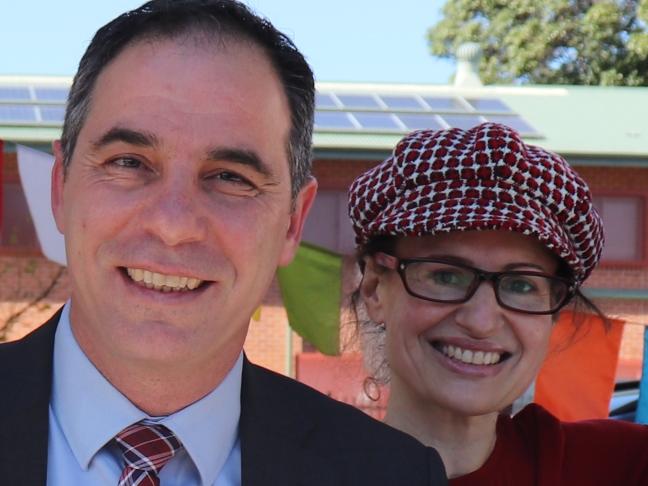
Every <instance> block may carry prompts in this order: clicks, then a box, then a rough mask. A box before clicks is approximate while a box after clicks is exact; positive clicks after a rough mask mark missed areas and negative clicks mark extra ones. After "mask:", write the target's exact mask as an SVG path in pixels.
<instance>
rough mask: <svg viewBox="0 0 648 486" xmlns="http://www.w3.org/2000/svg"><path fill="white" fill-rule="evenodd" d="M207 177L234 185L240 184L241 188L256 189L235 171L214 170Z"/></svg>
mask: <svg viewBox="0 0 648 486" xmlns="http://www.w3.org/2000/svg"><path fill="white" fill-rule="evenodd" d="M208 179H212V180H216V181H222V182H225V183H227V184H232V185H236V186H240V187H242V188H247V189H256V186H255V185H254V184H253V183H252V182H251V181H250V180H249V179H247V178H245V177H243V176H242V175H240V174H237V173H236V172H230V171H226V170H223V171H220V172H216V173H214V174H211V175H210V176H209V177H208Z"/></svg>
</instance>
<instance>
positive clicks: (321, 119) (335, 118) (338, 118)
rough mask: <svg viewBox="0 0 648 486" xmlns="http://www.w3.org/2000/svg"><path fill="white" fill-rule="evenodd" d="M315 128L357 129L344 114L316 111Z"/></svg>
mask: <svg viewBox="0 0 648 486" xmlns="http://www.w3.org/2000/svg"><path fill="white" fill-rule="evenodd" d="M315 128H355V125H354V124H353V122H352V121H351V119H350V118H349V117H348V116H347V114H346V113H344V112H340V111H316V112H315Z"/></svg>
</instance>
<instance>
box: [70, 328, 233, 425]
mask: <svg viewBox="0 0 648 486" xmlns="http://www.w3.org/2000/svg"><path fill="white" fill-rule="evenodd" d="M72 331H73V334H74V336H75V338H76V339H77V342H78V344H79V346H80V348H81V350H82V351H83V352H84V354H85V355H86V357H87V358H88V359H89V360H90V362H91V363H92V364H93V365H94V366H95V368H97V370H99V372H100V373H101V374H102V375H103V376H104V377H105V378H106V379H107V380H108V381H109V382H110V383H111V384H112V385H113V386H114V387H115V388H116V389H117V390H119V392H120V393H122V394H123V395H124V396H125V397H126V398H127V399H128V400H129V401H130V402H131V403H133V404H134V405H135V406H136V407H138V408H139V409H140V410H142V411H144V412H146V413H147V414H149V415H151V416H165V415H170V414H172V413H174V412H177V411H178V410H181V409H183V408H185V407H187V406H189V405H191V404H192V403H194V402H196V401H198V400H200V399H201V398H203V397H204V396H205V395H207V394H208V393H210V392H211V391H212V390H214V389H215V388H216V387H217V386H218V385H219V384H220V383H221V382H222V381H223V380H224V379H225V377H226V376H227V374H228V373H229V372H230V370H231V369H232V367H233V366H234V364H235V363H236V360H237V358H238V357H239V355H240V354H241V350H242V348H243V342H244V339H241V340H240V341H239V342H238V343H236V342H231V343H228V344H230V345H229V346H228V347H227V348H226V349H220V350H218V352H215V353H213V355H210V356H208V357H207V358H205V357H203V356H201V357H198V356H188V357H185V358H183V359H182V360H176V361H173V362H169V361H168V360H148V359H126V358H124V357H123V356H113V355H106V354H105V353H104V351H105V348H104V347H100V346H92V345H91V343H89V342H87V341H86V340H84V339H83V337H82V336H78V335H77V333H76V332H75V330H74V326H72Z"/></svg>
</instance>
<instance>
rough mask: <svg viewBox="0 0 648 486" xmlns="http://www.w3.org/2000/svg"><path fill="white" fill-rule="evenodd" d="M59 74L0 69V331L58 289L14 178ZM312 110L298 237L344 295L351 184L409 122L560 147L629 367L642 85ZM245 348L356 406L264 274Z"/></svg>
mask: <svg viewBox="0 0 648 486" xmlns="http://www.w3.org/2000/svg"><path fill="white" fill-rule="evenodd" d="M69 83H70V79H69V78H9V77H0V139H2V140H4V141H5V144H4V157H3V159H4V163H3V164H2V168H1V170H2V171H1V172H0V173H1V179H0V180H1V184H2V185H1V186H0V187H2V199H1V201H2V204H1V205H0V211H1V212H0V340H10V339H15V338H17V337H19V336H21V335H23V334H24V333H25V332H27V331H28V330H29V329H31V328H33V327H34V326H36V325H38V324H40V323H41V322H43V321H44V320H45V319H46V318H47V316H48V315H49V314H51V313H53V312H54V311H55V309H56V308H58V307H59V306H60V305H61V304H62V303H63V302H64V301H65V299H66V297H67V292H68V290H67V280H66V273H65V270H64V268H61V267H60V266H58V265H56V264H54V263H51V262H49V261H47V260H46V259H45V258H44V257H43V256H42V253H41V250H40V247H39V243H38V239H37V236H36V233H35V230H34V227H33V224H32V220H31V218H30V213H29V209H28V207H27V204H26V202H25V198H24V194H23V191H22V188H21V184H20V180H19V175H18V171H17V164H16V145H15V144H16V143H19V144H26V145H29V146H32V147H35V148H39V149H41V150H45V151H47V150H49V145H50V143H51V141H52V140H53V139H55V138H57V137H58V136H59V133H60V127H61V122H62V117H63V110H64V103H65V96H66V94H67V89H68V86H69ZM317 107H318V111H317V115H316V131H315V137H314V149H315V152H314V155H315V162H314V172H315V175H316V177H317V179H318V180H319V184H320V193H319V195H318V198H317V201H316V204H315V207H314V209H313V213H312V214H311V217H310V218H309V221H308V223H307V227H306V230H305V235H304V238H305V240H307V241H310V242H312V243H315V244H318V245H320V246H323V247H325V248H328V249H330V250H333V251H335V252H337V253H339V254H342V255H347V257H346V258H345V265H344V273H345V276H346V278H345V282H344V287H343V288H344V289H345V291H346V293H348V292H349V291H350V290H351V289H352V287H353V282H352V277H353V265H352V262H353V258H352V256H351V255H352V253H353V239H352V232H351V229H350V225H349V223H348V221H347V217H346V190H347V188H348V186H349V184H350V182H351V181H352V180H353V179H354V178H355V177H356V176H357V175H358V174H360V173H361V172H362V171H364V170H366V169H367V168H369V167H371V166H373V165H375V164H377V163H378V162H380V161H381V160H382V159H384V158H385V157H386V156H387V155H388V154H389V152H390V150H391V148H392V147H393V145H394V144H395V143H396V142H397V141H398V139H400V137H402V135H403V134H404V133H405V132H407V131H409V130H411V129H416V128H426V127H429V128H445V127H448V126H457V127H461V128H466V127H469V126H472V125H474V124H477V123H480V122H483V121H496V122H501V123H505V124H508V125H511V126H513V127H514V128H516V129H518V131H520V132H521V134H522V135H523V137H524V138H525V140H526V141H527V142H529V143H534V144H537V145H541V146H543V147H545V148H548V149H550V150H553V151H556V152H558V153H560V154H561V155H563V156H564V157H565V158H566V159H567V160H568V161H569V162H570V163H571V164H572V165H573V166H575V167H576V169H577V170H578V171H579V173H580V174H581V175H582V176H583V178H584V179H586V180H587V182H588V183H589V184H590V186H591V188H592V191H593V193H594V196H595V202H596V205H597V206H598V208H599V210H600V211H601V214H602V216H603V219H604V222H605V225H606V238H607V246H606V249H605V252H604V258H603V263H602V265H601V266H600V267H599V269H597V270H596V271H595V272H594V274H593V275H592V278H591V279H590V281H589V282H588V285H587V289H586V291H587V293H588V294H589V295H590V296H591V297H593V298H594V299H595V301H596V302H597V304H599V305H600V306H601V307H602V308H603V310H604V311H606V312H607V313H609V314H610V315H611V316H613V317H615V318H618V319H621V320H623V321H624V322H625V325H624V330H623V340H622V344H621V351H620V359H619V366H618V370H617V376H618V378H619V379H638V378H639V377H640V372H641V370H640V364H641V359H642V353H643V350H642V341H643V339H642V336H643V332H644V327H645V326H646V324H647V323H648V306H647V304H648V237H647V236H648V233H647V232H648V214H647V209H648V208H647V206H646V204H647V202H646V201H647V197H648V125H647V124H646V123H645V119H644V116H645V115H644V114H645V113H646V111H647V110H648V88H605V87H565V86H543V87H540V86H525V87H497V86H486V87H480V86H477V87H469V88H465V87H464V88H461V87H454V86H430V85H389V84H380V85H369V84H350V83H344V84H327V83H321V84H319V85H318V99H317ZM343 315H344V314H343ZM342 320H343V321H347V320H349V319H348V316H347V317H346V318H345V317H343V319H342ZM343 327H344V329H345V330H343V332H342V335H343V336H348V335H350V334H352V331H351V330H350V329H351V327H352V326H351V325H349V326H343ZM343 341H345V342H346V338H344V339H343ZM345 349H351V351H353V350H355V349H356V348H354V347H353V346H352V345H351V347H350V348H345ZM246 351H247V353H248V355H249V356H250V358H251V359H252V360H254V361H256V362H258V363H260V364H262V365H264V366H267V367H269V368H272V369H275V370H277V371H279V372H282V373H285V374H288V375H292V376H296V377H297V378H302V379H305V380H306V381H310V382H314V380H320V381H319V382H318V384H319V385H320V386H321V387H322V388H324V389H327V386H328V385H327V384H326V383H325V382H326V378H321V377H322V376H325V373H324V374H323V373H322V370H323V369H326V370H328V372H329V375H328V376H329V378H328V380H329V382H331V383H333V382H335V383H337V384H338V385H339V384H340V383H342V382H344V381H345V379H346V378H344V377H345V376H346V377H349V380H351V382H353V383H351V384H349V383H347V384H346V385H339V386H338V388H339V389H338V390H337V391H335V390H332V389H329V390H328V391H330V392H332V393H336V394H337V396H339V397H342V398H345V399H346V400H348V401H351V402H354V403H358V404H364V403H363V400H364V399H363V398H362V396H360V395H358V394H357V393H356V391H355V390H356V389H354V387H356V388H357V386H358V383H359V381H358V380H360V382H361V377H362V371H361V369H360V367H359V365H358V361H357V359H355V358H352V359H350V360H348V359H347V360H343V361H340V360H338V361H335V360H334V359H333V361H332V360H331V359H329V360H322V359H320V358H319V357H317V355H315V354H313V352H314V349H313V348H312V346H311V345H309V343H305V342H303V340H302V339H301V338H300V337H298V336H297V335H296V334H294V333H293V332H291V331H290V328H289V325H288V322H287V318H286V313H285V310H284V308H283V305H282V300H281V294H280V292H279V288H278V286H277V285H276V284H274V285H273V287H272V288H271V289H270V292H269V293H268V295H267V297H266V299H265V302H264V304H263V307H262V309H261V312H260V320H258V321H256V320H253V321H252V324H251V330H250V334H249V337H248V340H247V342H246ZM347 354H348V353H347ZM354 360H355V361H354ZM350 362H352V363H353V364H349V363H350ZM340 363H343V364H340ZM354 367H355V368H354ZM352 368H354V369H353V370H352ZM320 378H321V379H320ZM322 380H323V381H322ZM354 380H355V381H354ZM329 384H330V383H329ZM343 388H345V389H346V390H347V391H344V390H343Z"/></svg>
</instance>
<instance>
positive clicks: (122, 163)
mask: <svg viewBox="0 0 648 486" xmlns="http://www.w3.org/2000/svg"><path fill="white" fill-rule="evenodd" d="M110 164H112V165H116V166H118V167H123V168H125V169H139V168H140V167H141V166H142V162H141V161H139V160H138V159H136V158H134V157H118V158H116V159H113V160H111V161H110Z"/></svg>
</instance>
